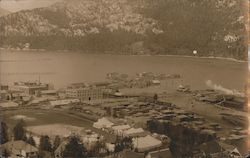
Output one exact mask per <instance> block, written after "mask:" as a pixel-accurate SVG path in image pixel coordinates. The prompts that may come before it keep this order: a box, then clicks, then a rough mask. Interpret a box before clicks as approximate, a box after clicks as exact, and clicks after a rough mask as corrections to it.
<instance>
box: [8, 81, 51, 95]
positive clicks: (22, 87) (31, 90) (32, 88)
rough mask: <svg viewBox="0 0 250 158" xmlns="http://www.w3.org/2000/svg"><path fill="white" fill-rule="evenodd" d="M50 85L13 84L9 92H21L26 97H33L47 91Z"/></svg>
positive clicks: (34, 83)
mask: <svg viewBox="0 0 250 158" xmlns="http://www.w3.org/2000/svg"><path fill="white" fill-rule="evenodd" d="M49 89H51V85H49V84H44V83H39V82H15V83H14V85H13V86H12V87H11V90H15V91H21V92H23V93H25V94H27V95H35V94H37V92H39V91H44V90H49Z"/></svg>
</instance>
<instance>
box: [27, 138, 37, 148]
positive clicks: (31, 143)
mask: <svg viewBox="0 0 250 158" xmlns="http://www.w3.org/2000/svg"><path fill="white" fill-rule="evenodd" d="M27 143H29V144H30V145H33V146H36V142H35V140H34V138H33V137H32V136H30V137H29V138H28V140H27Z"/></svg>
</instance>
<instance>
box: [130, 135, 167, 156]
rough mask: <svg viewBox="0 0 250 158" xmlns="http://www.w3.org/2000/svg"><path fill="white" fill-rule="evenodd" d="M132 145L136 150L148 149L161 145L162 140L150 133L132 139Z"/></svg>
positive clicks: (143, 150)
mask: <svg viewBox="0 0 250 158" xmlns="http://www.w3.org/2000/svg"><path fill="white" fill-rule="evenodd" d="M133 146H134V148H135V150H136V151H138V152H145V151H150V150H152V149H156V148H158V147H161V146H162V142H161V141H160V140H158V139H156V138H154V137H152V136H150V135H147V136H146V137H139V138H134V139H133Z"/></svg>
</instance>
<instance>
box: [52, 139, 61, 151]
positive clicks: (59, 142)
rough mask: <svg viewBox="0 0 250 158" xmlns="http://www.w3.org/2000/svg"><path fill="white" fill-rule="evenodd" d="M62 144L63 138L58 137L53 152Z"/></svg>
mask: <svg viewBox="0 0 250 158" xmlns="http://www.w3.org/2000/svg"><path fill="white" fill-rule="evenodd" d="M60 144H61V138H60V137H59V136H56V137H55V140H54V144H53V152H54V151H55V150H56V149H57V148H58V147H59V145H60Z"/></svg>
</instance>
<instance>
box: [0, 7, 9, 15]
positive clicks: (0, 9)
mask: <svg viewBox="0 0 250 158" xmlns="http://www.w3.org/2000/svg"><path fill="white" fill-rule="evenodd" d="M9 13H10V12H9V11H7V10H5V9H3V8H0V17H1V16H4V15H7V14H9Z"/></svg>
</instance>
